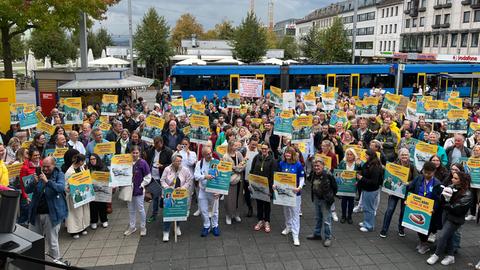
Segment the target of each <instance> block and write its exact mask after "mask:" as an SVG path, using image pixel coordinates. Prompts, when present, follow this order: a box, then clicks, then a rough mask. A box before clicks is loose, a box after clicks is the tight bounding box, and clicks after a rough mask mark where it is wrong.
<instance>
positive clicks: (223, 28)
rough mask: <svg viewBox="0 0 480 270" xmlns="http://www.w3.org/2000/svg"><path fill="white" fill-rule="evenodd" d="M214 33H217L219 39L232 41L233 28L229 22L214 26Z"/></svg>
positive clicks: (224, 21) (225, 21)
mask: <svg viewBox="0 0 480 270" xmlns="http://www.w3.org/2000/svg"><path fill="white" fill-rule="evenodd" d="M215 32H217V35H218V38H219V39H223V40H232V38H233V36H234V33H235V28H234V27H233V25H232V22H231V21H227V20H223V21H222V22H221V23H218V24H216V25H215Z"/></svg>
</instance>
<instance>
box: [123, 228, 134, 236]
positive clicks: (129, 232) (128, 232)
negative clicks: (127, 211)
mask: <svg viewBox="0 0 480 270" xmlns="http://www.w3.org/2000/svg"><path fill="white" fill-rule="evenodd" d="M136 231H137V228H128V230H126V231H125V232H124V233H123V235H125V236H129V235H131V234H132V233H134V232H136Z"/></svg>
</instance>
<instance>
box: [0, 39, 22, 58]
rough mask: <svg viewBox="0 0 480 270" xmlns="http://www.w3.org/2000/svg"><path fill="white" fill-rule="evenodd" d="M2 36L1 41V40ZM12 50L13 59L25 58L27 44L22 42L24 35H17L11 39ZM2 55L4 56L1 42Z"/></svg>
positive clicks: (0, 51) (0, 52)
mask: <svg viewBox="0 0 480 270" xmlns="http://www.w3.org/2000/svg"><path fill="white" fill-rule="evenodd" d="M1 36H2V35H1V34H0V39H1ZM11 48H12V59H13V60H19V59H23V58H24V57H25V53H26V52H25V49H26V46H25V42H23V40H22V35H16V36H15V37H13V38H12V39H11ZM0 55H3V47H2V43H1V42H0Z"/></svg>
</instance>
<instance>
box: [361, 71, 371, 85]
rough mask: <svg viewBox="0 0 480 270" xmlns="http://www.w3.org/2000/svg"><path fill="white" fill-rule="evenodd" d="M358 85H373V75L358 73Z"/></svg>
mask: <svg viewBox="0 0 480 270" xmlns="http://www.w3.org/2000/svg"><path fill="white" fill-rule="evenodd" d="M360 87H362V88H372V87H373V76H372V75H370V74H361V75H360Z"/></svg>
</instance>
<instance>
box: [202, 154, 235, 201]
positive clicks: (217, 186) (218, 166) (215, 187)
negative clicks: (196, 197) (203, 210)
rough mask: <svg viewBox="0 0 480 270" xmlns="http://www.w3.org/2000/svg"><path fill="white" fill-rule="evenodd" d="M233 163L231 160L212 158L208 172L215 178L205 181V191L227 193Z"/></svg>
mask: <svg viewBox="0 0 480 270" xmlns="http://www.w3.org/2000/svg"><path fill="white" fill-rule="evenodd" d="M232 171H233V164H232V163H231V162H226V161H219V160H216V159H212V161H210V168H209V169H208V174H209V175H213V176H215V178H213V179H211V180H208V181H207V186H206V187H205V191H206V192H211V193H218V194H222V195H228V189H229V188H230V178H231V176H232Z"/></svg>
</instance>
